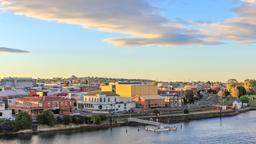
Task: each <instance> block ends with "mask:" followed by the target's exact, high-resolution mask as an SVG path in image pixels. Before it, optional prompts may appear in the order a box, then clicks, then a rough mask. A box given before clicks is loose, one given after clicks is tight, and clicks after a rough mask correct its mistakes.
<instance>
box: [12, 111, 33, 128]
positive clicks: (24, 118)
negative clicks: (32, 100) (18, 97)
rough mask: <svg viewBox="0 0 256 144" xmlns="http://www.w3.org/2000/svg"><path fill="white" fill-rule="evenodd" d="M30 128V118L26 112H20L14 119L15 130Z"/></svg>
mask: <svg viewBox="0 0 256 144" xmlns="http://www.w3.org/2000/svg"><path fill="white" fill-rule="evenodd" d="M31 126H32V119H31V116H30V115H29V114H28V113H27V112H20V113H19V114H17V116H16V119H15V128H16V130H23V129H30V128H31Z"/></svg>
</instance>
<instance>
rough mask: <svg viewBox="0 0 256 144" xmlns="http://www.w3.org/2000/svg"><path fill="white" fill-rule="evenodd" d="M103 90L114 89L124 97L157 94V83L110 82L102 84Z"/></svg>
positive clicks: (113, 90)
mask: <svg viewBox="0 0 256 144" xmlns="http://www.w3.org/2000/svg"><path fill="white" fill-rule="evenodd" d="M101 90H102V91H105V92H107V91H112V92H115V93H116V94H117V95H120V96H123V97H135V96H147V95H157V85H156V84H143V83H139V82H136V83H135V82H134V83H125V82H117V83H109V84H105V85H102V86H101Z"/></svg>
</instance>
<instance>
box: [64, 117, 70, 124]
mask: <svg viewBox="0 0 256 144" xmlns="http://www.w3.org/2000/svg"><path fill="white" fill-rule="evenodd" d="M63 123H64V124H65V125H68V124H70V123H71V117H70V116H69V115H65V116H63Z"/></svg>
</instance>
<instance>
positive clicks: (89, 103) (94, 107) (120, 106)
mask: <svg viewBox="0 0 256 144" xmlns="http://www.w3.org/2000/svg"><path fill="white" fill-rule="evenodd" d="M78 107H79V109H82V110H83V111H89V112H93V113H96V112H99V113H100V112H107V113H109V112H128V111H129V110H131V109H132V108H135V107H136V104H135V103H134V102H132V100H131V98H128V97H120V96H118V95H116V94H115V93H113V92H99V91H97V92H90V93H88V94H87V95H86V96H84V99H83V101H80V102H78Z"/></svg>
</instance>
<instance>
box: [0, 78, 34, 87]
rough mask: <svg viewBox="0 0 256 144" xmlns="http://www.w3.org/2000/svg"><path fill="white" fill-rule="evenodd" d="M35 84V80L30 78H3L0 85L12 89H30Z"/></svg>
mask: <svg viewBox="0 0 256 144" xmlns="http://www.w3.org/2000/svg"><path fill="white" fill-rule="evenodd" d="M35 84H36V80H34V79H32V78H12V77H8V78H3V79H2V80H1V82H0V85H2V86H6V87H14V88H17V89H24V88H32V87H33V86H34V85H35Z"/></svg>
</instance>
